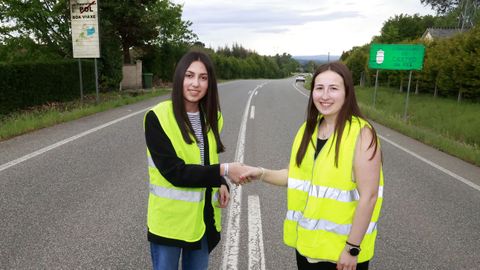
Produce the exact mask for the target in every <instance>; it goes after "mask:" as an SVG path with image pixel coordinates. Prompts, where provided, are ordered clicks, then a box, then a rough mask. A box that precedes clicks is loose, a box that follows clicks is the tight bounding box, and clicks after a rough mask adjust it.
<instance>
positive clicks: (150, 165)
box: [148, 156, 157, 168]
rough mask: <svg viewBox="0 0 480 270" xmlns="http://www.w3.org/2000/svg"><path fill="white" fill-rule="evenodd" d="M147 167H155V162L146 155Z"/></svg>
mask: <svg viewBox="0 0 480 270" xmlns="http://www.w3.org/2000/svg"><path fill="white" fill-rule="evenodd" d="M148 167H153V168H157V167H156V166H155V163H153V159H152V157H150V156H148Z"/></svg>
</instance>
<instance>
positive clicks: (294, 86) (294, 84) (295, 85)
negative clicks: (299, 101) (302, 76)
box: [292, 83, 308, 98]
mask: <svg viewBox="0 0 480 270" xmlns="http://www.w3.org/2000/svg"><path fill="white" fill-rule="evenodd" d="M292 86H293V88H295V89H296V90H297V91H298V92H299V93H300V94H302V95H304V96H306V97H307V98H308V95H307V94H305V93H303V92H302V90H300V89H298V87H297V84H296V83H293V84H292Z"/></svg>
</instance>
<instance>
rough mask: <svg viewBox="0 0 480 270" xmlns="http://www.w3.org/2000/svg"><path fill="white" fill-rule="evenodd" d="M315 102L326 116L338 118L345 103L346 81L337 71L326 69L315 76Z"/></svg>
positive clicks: (313, 96) (313, 95)
mask: <svg viewBox="0 0 480 270" xmlns="http://www.w3.org/2000/svg"><path fill="white" fill-rule="evenodd" d="M312 99H313V103H314V104H315V107H316V108H317V110H318V111H319V112H320V114H322V115H323V116H324V117H329V118H333V119H336V117H337V115H338V112H339V111H340V109H341V108H342V106H343V104H344V103H345V83H344V82H343V78H342V77H341V76H340V75H338V74H337V73H336V72H333V71H331V70H326V71H324V72H322V73H320V74H318V76H317V77H316V78H315V81H314V85H313V92H312Z"/></svg>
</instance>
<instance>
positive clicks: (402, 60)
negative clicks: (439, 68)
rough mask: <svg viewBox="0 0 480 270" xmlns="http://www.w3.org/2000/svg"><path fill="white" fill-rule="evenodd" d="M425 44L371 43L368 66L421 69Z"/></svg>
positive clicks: (373, 67) (375, 67)
mask: <svg viewBox="0 0 480 270" xmlns="http://www.w3.org/2000/svg"><path fill="white" fill-rule="evenodd" d="M424 55H425V46H423V45H421V44H372V45H371V46H370V60H369V61H368V67H369V68H372V69H391V70H422V68H423V57H424Z"/></svg>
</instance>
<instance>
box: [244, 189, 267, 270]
mask: <svg viewBox="0 0 480 270" xmlns="http://www.w3.org/2000/svg"><path fill="white" fill-rule="evenodd" d="M248 269H249V270H265V251H264V248H263V233H262V213H261V211H260V199H259V198H258V196H257V195H256V196H248Z"/></svg>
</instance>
